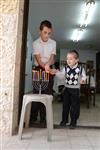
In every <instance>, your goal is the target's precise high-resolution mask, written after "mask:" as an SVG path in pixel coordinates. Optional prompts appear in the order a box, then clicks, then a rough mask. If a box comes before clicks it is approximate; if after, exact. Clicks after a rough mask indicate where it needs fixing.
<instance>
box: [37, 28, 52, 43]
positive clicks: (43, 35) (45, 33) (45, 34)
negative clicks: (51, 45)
mask: <svg viewBox="0 0 100 150" xmlns="http://www.w3.org/2000/svg"><path fill="white" fill-rule="evenodd" d="M51 31H52V29H50V28H48V27H43V30H40V36H41V39H42V41H43V42H47V41H48V39H49V37H50V34H51Z"/></svg>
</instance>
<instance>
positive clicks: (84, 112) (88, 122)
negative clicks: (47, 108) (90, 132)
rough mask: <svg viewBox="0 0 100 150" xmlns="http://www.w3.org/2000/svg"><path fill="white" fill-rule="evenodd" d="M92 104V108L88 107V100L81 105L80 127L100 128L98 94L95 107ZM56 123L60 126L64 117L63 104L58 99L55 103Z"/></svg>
mask: <svg viewBox="0 0 100 150" xmlns="http://www.w3.org/2000/svg"><path fill="white" fill-rule="evenodd" d="M92 103H93V102H91V103H90V108H87V106H86V99H85V100H84V101H82V102H81V104H80V117H79V120H78V125H81V126H99V127H100V94H96V100H95V107H94V106H93V104H92ZM53 111H54V112H53V114H54V123H55V124H59V123H60V121H61V118H62V117H61V116H62V102H58V101H57V99H56V100H54V101H53Z"/></svg>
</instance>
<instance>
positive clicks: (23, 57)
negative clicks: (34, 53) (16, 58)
mask: <svg viewBox="0 0 100 150" xmlns="http://www.w3.org/2000/svg"><path fill="white" fill-rule="evenodd" d="M28 14H29V0H25V1H24V12H23V29H22V48H21V64H20V79H19V98H18V101H19V103H18V124H19V120H20V115H21V108H22V100H23V95H24V88H25V87H24V86H25V61H26V46H27V31H28Z"/></svg>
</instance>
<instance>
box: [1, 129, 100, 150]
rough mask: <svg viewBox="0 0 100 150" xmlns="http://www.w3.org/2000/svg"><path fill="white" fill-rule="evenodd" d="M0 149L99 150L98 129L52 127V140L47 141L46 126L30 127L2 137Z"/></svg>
mask: <svg viewBox="0 0 100 150" xmlns="http://www.w3.org/2000/svg"><path fill="white" fill-rule="evenodd" d="M1 143H2V144H1V146H2V147H1V150H39V149H41V150H100V132H99V129H84V128H83V129H82V128H81V129H79V128H77V129H75V130H70V129H69V128H65V129H54V130H53V134H52V141H50V142H48V141H47V129H46V128H41V129H40V128H30V129H27V130H25V129H24V132H23V138H22V140H19V139H18V135H14V136H12V137H2V141H1Z"/></svg>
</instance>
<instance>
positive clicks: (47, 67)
mask: <svg viewBox="0 0 100 150" xmlns="http://www.w3.org/2000/svg"><path fill="white" fill-rule="evenodd" d="M50 70H51V69H50V67H49V65H48V64H46V65H45V71H46V72H47V73H49V72H50Z"/></svg>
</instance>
